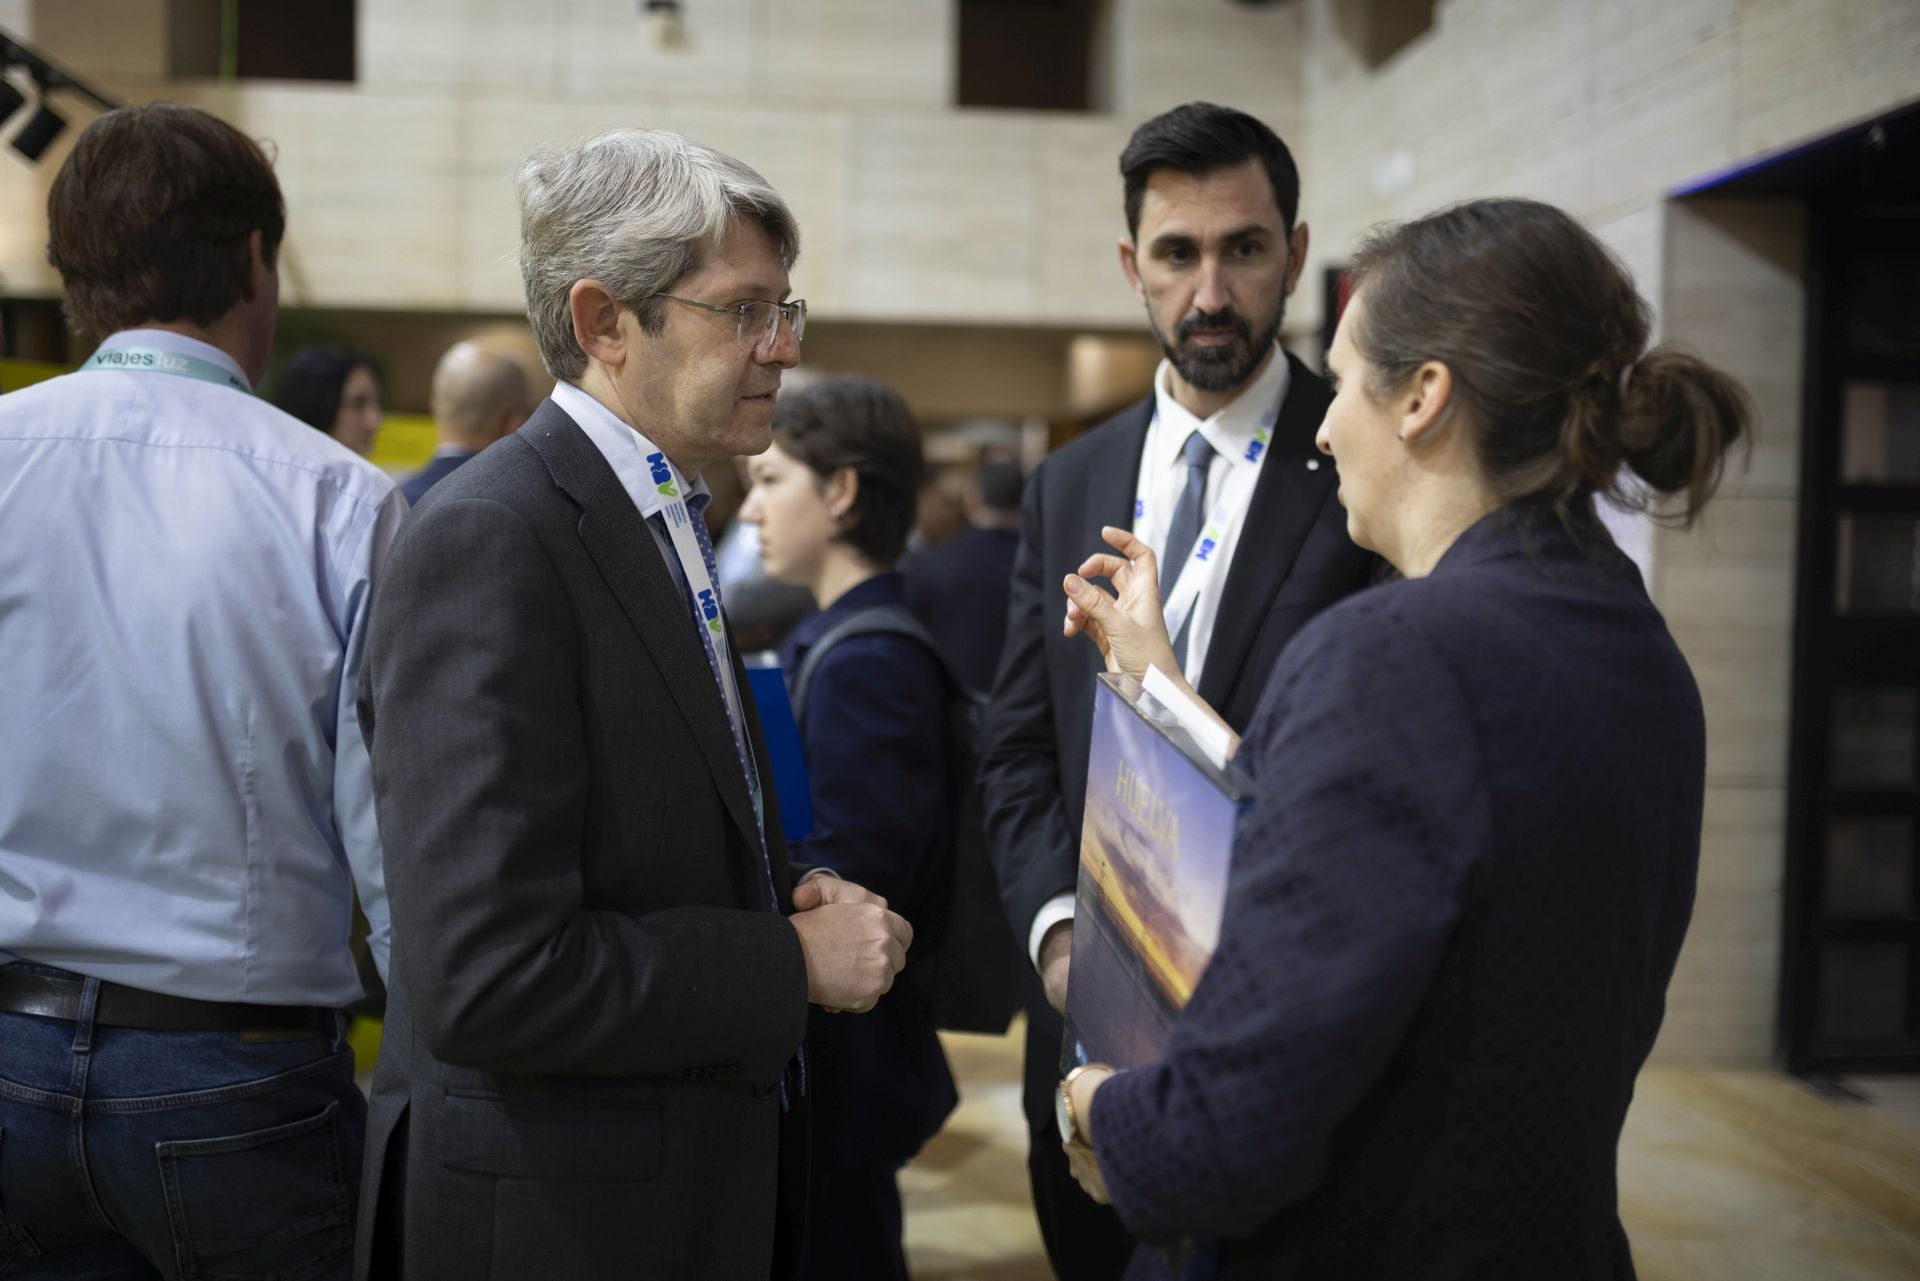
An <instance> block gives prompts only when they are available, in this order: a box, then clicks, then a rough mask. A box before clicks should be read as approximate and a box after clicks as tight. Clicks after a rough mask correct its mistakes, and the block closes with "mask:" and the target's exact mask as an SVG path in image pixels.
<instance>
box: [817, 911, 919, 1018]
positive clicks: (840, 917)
mask: <svg viewBox="0 0 1920 1281" xmlns="http://www.w3.org/2000/svg"><path fill="white" fill-rule="evenodd" d="M820 879H823V880H824V879H826V878H824V877H823V878H820ZM812 884H814V882H808V885H812ZM801 888H802V889H804V888H807V887H806V886H802V887H801ZM854 888H856V889H858V888H859V887H858V886H855V887H854ZM861 893H863V894H864V893H866V891H864V890H862V891H861ZM798 894H799V891H798V890H796V891H795V895H796V897H797V896H798ZM787 923H788V924H789V925H791V926H793V932H794V933H795V934H798V935H799V936H800V951H801V954H802V955H803V956H805V958H806V962H807V1000H809V1001H810V1002H812V1003H813V1004H815V1005H822V1006H825V1007H826V1008H827V1009H829V1010H847V1011H852V1012H853V1013H855V1014H861V1013H865V1012H866V1011H868V1010H870V1009H872V1008H873V1007H874V1003H875V1002H877V1001H878V1000H879V999H880V998H881V997H883V996H885V995H886V994H887V992H888V990H889V989H890V988H892V987H893V977H894V975H896V974H898V973H899V972H900V970H901V969H902V967H904V966H905V965H906V963H907V948H908V947H910V946H912V944H913V927H912V926H911V925H908V924H907V923H906V921H904V920H903V919H901V918H900V917H898V916H896V915H895V914H893V913H892V912H889V911H888V910H887V909H886V908H884V907H881V906H880V905H878V904H877V903H867V902H861V903H823V904H821V905H819V906H817V907H814V908H810V909H808V910H807V911H804V912H796V913H795V914H794V915H792V916H789V917H788V918H787Z"/></svg>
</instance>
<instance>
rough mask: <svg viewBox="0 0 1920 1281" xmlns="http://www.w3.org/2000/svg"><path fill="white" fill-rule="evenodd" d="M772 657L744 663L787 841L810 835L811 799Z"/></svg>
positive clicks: (797, 738)
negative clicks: (765, 740)
mask: <svg viewBox="0 0 1920 1281" xmlns="http://www.w3.org/2000/svg"><path fill="white" fill-rule="evenodd" d="M770 658H771V655H768V656H767V657H765V658H763V657H761V656H758V655H755V656H753V657H749V658H747V659H745V660H744V661H745V663H746V667H747V682H748V684H750V685H751V686H752V687H753V701H754V702H755V703H756V704H758V705H759V709H760V730H761V732H762V733H764V734H765V735H766V737H767V757H768V759H769V761H770V762H771V763H772V765H773V788H774V794H775V796H776V797H777V798H778V800H779V802H780V826H781V828H782V829H783V830H784V831H785V832H786V834H787V839H788V840H789V841H797V840H800V839H801V838H803V837H805V836H806V835H807V834H808V833H810V832H812V831H813V798H812V794H811V793H810V792H809V791H808V788H807V754H806V752H805V750H804V749H803V748H802V747H801V746H800V727H799V726H798V725H796V724H794V720H793V704H792V703H789V702H788V701H787V680H786V673H785V672H784V671H783V670H782V669H781V668H780V666H779V664H777V663H774V662H770V661H768V659H770Z"/></svg>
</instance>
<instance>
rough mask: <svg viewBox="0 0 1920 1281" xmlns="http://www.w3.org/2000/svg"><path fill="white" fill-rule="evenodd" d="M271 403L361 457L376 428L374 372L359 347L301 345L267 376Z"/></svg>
mask: <svg viewBox="0 0 1920 1281" xmlns="http://www.w3.org/2000/svg"><path fill="white" fill-rule="evenodd" d="M272 400H273V403H274V404H275V405H277V406H279V407H280V408H281V409H283V410H285V411H286V412H287V413H289V414H292V415H293V416H294V417H295V418H298V419H299V420H300V421H301V422H303V423H305V424H307V426H309V427H317V428H319V429H320V430H321V431H323V432H325V433H327V435H329V436H331V437H333V438H334V439H335V440H337V441H339V442H340V443H341V444H343V445H345V446H346V447H347V448H348V449H351V450H352V451H353V452H354V453H356V454H359V455H360V456H361V457H362V458H365V457H366V456H367V455H369V454H371V453H372V452H373V438H374V436H376V435H377V434H378V433H379V431H380V374H379V371H377V370H376V369H374V367H373V357H371V356H369V355H367V354H366V353H365V352H363V351H355V350H353V349H351V348H348V347H335V346H331V345H322V346H313V347H302V348H301V349H300V350H299V351H296V352H294V353H293V355H291V356H289V357H287V359H286V360H285V362H283V363H282V364H281V366H280V370H279V372H278V373H277V374H275V375H274V379H273V393H272Z"/></svg>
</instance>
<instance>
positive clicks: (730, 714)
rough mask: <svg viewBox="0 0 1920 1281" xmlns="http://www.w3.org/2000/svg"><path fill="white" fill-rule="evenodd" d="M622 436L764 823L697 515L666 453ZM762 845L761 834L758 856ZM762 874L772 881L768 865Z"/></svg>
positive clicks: (635, 436)
mask: <svg viewBox="0 0 1920 1281" xmlns="http://www.w3.org/2000/svg"><path fill="white" fill-rule="evenodd" d="M627 436H628V438H629V439H631V440H632V441H633V445H634V448H635V449H637V450H639V451H640V453H641V455H642V457H643V458H644V459H645V461H646V465H647V470H648V472H649V473H650V474H651V476H652V478H653V488H654V492H655V493H656V494H658V495H659V497H660V518H661V520H662V521H664V522H665V523H666V526H667V536H668V539H669V540H670V541H671V542H672V543H673V554H674V558H675V559H677V560H678V561H679V562H680V572H681V573H683V574H685V575H686V577H687V590H688V591H689V592H691V593H692V595H693V601H694V608H695V610H696V612H697V614H698V621H699V623H700V626H701V627H703V628H704V629H705V633H706V635H705V638H706V642H707V646H708V650H709V657H710V658H711V659H712V660H713V665H714V676H715V677H716V678H717V679H718V680H719V682H720V693H721V696H722V697H724V698H725V699H726V702H727V718H728V719H729V720H730V721H732V727H731V728H732V730H733V745H734V748H735V749H736V750H737V751H738V752H739V754H740V768H741V770H742V772H744V773H745V774H746V778H747V790H748V791H749V792H751V793H752V795H753V813H754V817H755V819H756V820H758V821H759V822H761V823H763V824H764V822H765V821H766V818H765V813H764V811H763V808H762V807H763V806H764V805H765V801H764V800H763V799H762V797H761V793H760V771H759V770H758V769H757V768H755V766H754V763H753V760H752V757H751V756H750V754H749V752H748V747H747V737H746V735H747V716H746V709H745V707H744V706H743V705H742V703H741V701H740V684H739V682H738V681H736V680H735V679H734V676H733V645H732V642H731V640H730V639H729V638H728V636H727V625H726V621H725V620H724V619H722V618H721V617H720V592H719V589H717V588H716V587H715V586H714V585H713V575H712V574H710V573H708V572H707V557H706V553H705V552H704V551H702V550H701V547H700V540H699V538H698V537H696V536H695V534H694V532H693V522H694V521H695V520H696V519H697V517H695V516H694V514H693V512H692V510H691V509H690V508H689V507H688V506H687V500H686V499H685V498H682V497H681V496H680V489H681V483H680V478H679V476H678V475H677V474H676V473H675V471H674V469H673V465H672V464H671V463H669V462H668V461H667V457H666V455H665V454H663V453H661V452H660V451H659V450H657V449H654V448H653V446H652V444H651V443H650V442H648V441H646V440H645V439H644V438H643V437H642V436H641V435H640V434H639V433H638V432H628V433H627ZM763 831H764V829H763ZM764 847H765V839H764V835H763V837H762V850H761V853H762V855H763V856H764V855H765V848H764ZM767 875H768V879H769V882H771V879H772V875H773V874H772V872H771V870H769V871H768V873H767Z"/></svg>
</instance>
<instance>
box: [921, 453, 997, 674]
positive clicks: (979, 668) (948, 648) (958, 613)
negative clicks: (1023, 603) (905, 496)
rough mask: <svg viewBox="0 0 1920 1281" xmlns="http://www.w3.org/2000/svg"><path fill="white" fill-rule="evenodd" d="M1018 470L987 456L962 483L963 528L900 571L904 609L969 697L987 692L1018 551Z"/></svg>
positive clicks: (995, 663) (924, 552) (927, 550)
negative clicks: (964, 495)
mask: <svg viewBox="0 0 1920 1281" xmlns="http://www.w3.org/2000/svg"><path fill="white" fill-rule="evenodd" d="M1021 481H1022V478H1021V475H1020V464H1019V463H1017V462H1015V461H1013V460H1012V459H1011V458H999V457H989V458H987V459H985V460H984V461H982V462H981V464H980V467H979V469H978V470H977V471H976V472H975V473H974V475H973V479H972V480H970V481H969V482H968V483H967V527H966V528H965V529H964V530H962V531H961V532H960V533H959V534H958V535H957V536H955V537H954V538H952V539H950V540H948V541H947V542H945V543H942V544H940V545H939V546H937V547H929V548H927V549H926V550H925V551H923V552H921V553H920V554H919V555H918V556H915V557H914V558H913V559H912V560H911V561H910V562H908V563H907V565H906V566H905V570H906V578H907V608H909V609H911V610H912V611H913V613H914V616H915V617H916V618H918V619H919V620H920V621H921V622H923V623H925V624H926V625H927V630H928V631H930V632H932V633H933V636H934V639H935V640H937V641H939V642H940V649H941V652H942V653H944V654H945V655H946V656H947V661H948V662H949V663H951V664H952V665H953V670H954V671H955V672H956V673H957V674H958V675H959V677H960V679H961V680H963V681H965V682H966V684H967V688H968V689H970V690H972V691H973V692H974V693H976V694H985V693H986V692H987V691H988V690H989V689H990V688H992V686H993V673H994V670H995V668H996V667H998V665H999V663H1000V647H1001V644H1002V643H1003V642H1004V641H1005V640H1006V635H1007V590H1008V587H1009V584H1010V581H1011V579H1012V576H1013V554H1014V550H1015V549H1016V548H1017V547H1018V546H1019V545H1020V486H1021Z"/></svg>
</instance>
